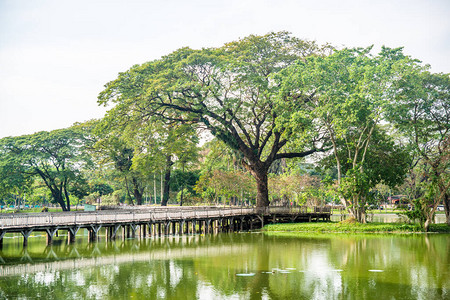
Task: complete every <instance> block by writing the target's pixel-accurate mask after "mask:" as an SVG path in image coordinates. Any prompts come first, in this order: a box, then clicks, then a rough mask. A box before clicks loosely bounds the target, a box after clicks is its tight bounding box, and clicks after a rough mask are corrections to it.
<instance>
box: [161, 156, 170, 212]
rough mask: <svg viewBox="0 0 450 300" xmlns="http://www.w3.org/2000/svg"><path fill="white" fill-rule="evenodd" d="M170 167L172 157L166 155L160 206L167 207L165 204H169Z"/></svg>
mask: <svg viewBox="0 0 450 300" xmlns="http://www.w3.org/2000/svg"><path fill="white" fill-rule="evenodd" d="M172 165H173V162H172V157H171V156H170V155H168V156H167V161H166V173H165V174H164V194H163V199H162V201H161V206H167V203H168V202H169V189H170V172H171V169H172Z"/></svg>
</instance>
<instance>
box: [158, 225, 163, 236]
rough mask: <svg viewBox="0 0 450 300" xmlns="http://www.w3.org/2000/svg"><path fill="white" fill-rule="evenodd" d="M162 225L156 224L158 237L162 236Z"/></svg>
mask: <svg viewBox="0 0 450 300" xmlns="http://www.w3.org/2000/svg"><path fill="white" fill-rule="evenodd" d="M161 227H162V223H161V222H159V223H158V236H161V234H162V228H161Z"/></svg>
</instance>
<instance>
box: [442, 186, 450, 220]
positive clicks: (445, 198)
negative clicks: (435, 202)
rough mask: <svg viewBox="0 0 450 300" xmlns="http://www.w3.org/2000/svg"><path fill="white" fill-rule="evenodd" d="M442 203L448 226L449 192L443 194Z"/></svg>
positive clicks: (449, 211) (449, 210)
mask: <svg viewBox="0 0 450 300" xmlns="http://www.w3.org/2000/svg"><path fill="white" fill-rule="evenodd" d="M443 202H444V210H445V220H446V221H447V225H449V226H450V194H449V192H446V193H445V196H444V201H443Z"/></svg>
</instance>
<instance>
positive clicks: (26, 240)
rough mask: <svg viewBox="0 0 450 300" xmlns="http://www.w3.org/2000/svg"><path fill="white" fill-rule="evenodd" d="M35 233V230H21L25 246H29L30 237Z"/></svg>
mask: <svg viewBox="0 0 450 300" xmlns="http://www.w3.org/2000/svg"><path fill="white" fill-rule="evenodd" d="M32 232H33V229H24V230H21V231H20V233H21V234H22V235H23V246H24V247H26V246H27V245H28V237H29V236H30V234H31V233H32Z"/></svg>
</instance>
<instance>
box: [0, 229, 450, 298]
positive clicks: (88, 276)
mask: <svg viewBox="0 0 450 300" xmlns="http://www.w3.org/2000/svg"><path fill="white" fill-rule="evenodd" d="M0 256H1V260H0V298H1V299H379V300H381V299H450V235H448V234H415V235H377V234H373V235H344V234H337V235H298V236H293V235H289V234H285V235H284V236H273V235H268V234H264V233H233V234H226V233H223V234H218V235H190V236H168V237H163V238H148V239H141V240H139V239H127V240H116V241H113V242H110V241H108V242H107V241H104V240H100V241H99V242H96V243H88V242H87V236H86V235H84V236H83V235H81V234H79V235H77V241H76V243H74V244H70V245H68V244H67V243H66V237H64V236H60V237H58V238H55V243H54V245H52V246H48V247H47V246H46V245H45V237H44V236H35V237H31V238H30V239H29V245H28V247H27V248H25V249H23V247H22V238H20V237H17V238H14V237H7V238H5V240H4V246H3V250H2V251H1V252H0Z"/></svg>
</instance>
